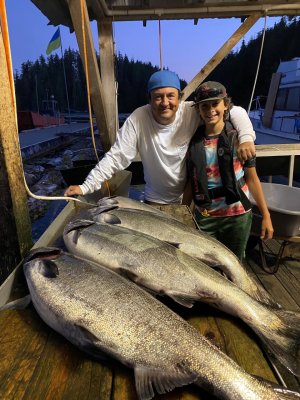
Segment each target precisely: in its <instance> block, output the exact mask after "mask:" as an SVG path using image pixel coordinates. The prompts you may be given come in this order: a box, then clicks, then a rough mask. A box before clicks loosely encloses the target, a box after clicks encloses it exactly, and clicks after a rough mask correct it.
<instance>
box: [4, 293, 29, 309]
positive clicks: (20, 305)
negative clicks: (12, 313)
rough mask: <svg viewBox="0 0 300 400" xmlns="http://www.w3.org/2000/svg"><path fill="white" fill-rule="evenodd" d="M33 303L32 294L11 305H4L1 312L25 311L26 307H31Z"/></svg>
mask: <svg viewBox="0 0 300 400" xmlns="http://www.w3.org/2000/svg"><path fill="white" fill-rule="evenodd" d="M30 302H31V296H30V294H27V295H26V296H24V297H21V298H20V299H17V300H14V301H10V302H9V303H6V304H4V305H3V306H1V307H0V311H4V310H24V309H25V308H26V307H28V306H29V304H30Z"/></svg>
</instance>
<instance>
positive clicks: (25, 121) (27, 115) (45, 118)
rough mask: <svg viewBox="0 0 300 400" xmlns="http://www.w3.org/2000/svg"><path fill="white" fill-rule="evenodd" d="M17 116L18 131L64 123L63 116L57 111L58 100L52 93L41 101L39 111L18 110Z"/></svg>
mask: <svg viewBox="0 0 300 400" xmlns="http://www.w3.org/2000/svg"><path fill="white" fill-rule="evenodd" d="M17 117H18V128H19V132H22V131H26V130H30V129H35V128H44V127H46V126H52V125H62V124H64V123H65V118H64V116H63V115H61V113H60V112H59V110H58V102H57V100H55V99H54V96H53V95H51V96H50V99H47V100H43V101H42V110H41V113H39V112H33V111H18V112H17Z"/></svg>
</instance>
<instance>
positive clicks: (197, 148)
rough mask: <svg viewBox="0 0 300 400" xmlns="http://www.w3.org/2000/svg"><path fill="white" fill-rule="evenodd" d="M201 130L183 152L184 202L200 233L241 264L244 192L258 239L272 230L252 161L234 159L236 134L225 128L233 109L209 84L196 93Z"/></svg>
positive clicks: (247, 224)
mask: <svg viewBox="0 0 300 400" xmlns="http://www.w3.org/2000/svg"><path fill="white" fill-rule="evenodd" d="M194 105H195V108H196V109H197V110H198V112H199V114H200V117H201V119H202V121H203V122H204V124H203V125H201V126H199V127H198V129H197V130H196V132H195V134H194V136H193V137H192V139H191V142H190V145H189V149H188V152H187V168H188V185H187V187H186V190H185V195H184V197H185V199H187V202H189V200H191V198H193V200H194V204H195V217H196V221H197V223H198V224H199V227H200V229H201V230H203V231H205V232H207V233H209V234H210V235H212V236H214V237H215V238H216V239H218V240H219V241H220V242H222V243H223V244H225V246H227V247H228V248H229V249H230V250H232V251H233V252H234V253H235V254H236V255H237V257H238V258H239V259H242V257H243V256H244V252H245V249H246V245H247V241H248V238H249V234H250V229H251V221H252V212H251V203H250V201H249V198H248V197H249V191H250V192H251V194H252V196H253V198H254V200H255V201H256V204H257V206H258V208H259V210H260V212H261V214H262V225H261V238H262V239H271V238H272V236H273V226H272V221H271V218H270V213H269V211H268V208H267V205H266V202H265V198H264V194H263V190H262V187H261V184H260V181H259V178H258V176H257V173H256V168H255V157H253V158H252V159H249V160H247V161H245V162H244V163H242V162H241V161H240V160H239V159H238V157H237V146H238V142H237V132H236V130H235V129H234V126H233V125H232V123H231V122H230V119H229V116H230V115H231V113H232V110H233V105H232V103H231V100H230V98H229V97H228V96H227V93H226V89H225V87H224V86H223V85H222V84H221V83H219V82H212V81H208V82H205V83H203V84H201V85H200V86H199V87H198V88H197V90H196V92H195V103H194Z"/></svg>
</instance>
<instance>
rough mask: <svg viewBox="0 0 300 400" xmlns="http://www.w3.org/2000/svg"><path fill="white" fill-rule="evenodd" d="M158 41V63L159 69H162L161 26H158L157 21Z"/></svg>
mask: <svg viewBox="0 0 300 400" xmlns="http://www.w3.org/2000/svg"><path fill="white" fill-rule="evenodd" d="M158 41H159V63H160V69H161V70H162V69H163V63H162V44H161V26H160V19H159V20H158Z"/></svg>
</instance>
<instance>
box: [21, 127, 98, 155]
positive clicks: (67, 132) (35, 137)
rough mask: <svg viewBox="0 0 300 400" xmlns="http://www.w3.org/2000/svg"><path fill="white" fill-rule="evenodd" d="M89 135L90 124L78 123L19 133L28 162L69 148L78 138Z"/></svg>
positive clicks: (22, 150)
mask: <svg viewBox="0 0 300 400" xmlns="http://www.w3.org/2000/svg"><path fill="white" fill-rule="evenodd" d="M87 134H89V135H90V123H89V122H76V123H71V124H63V125H54V126H47V127H44V128H36V129H30V130H27V131H22V132H20V133H19V142H20V147H21V153H22V159H23V161H26V160H28V159H29V158H32V157H36V156H38V155H41V154H44V153H47V152H49V151H52V150H55V149H57V148H59V147H63V146H67V145H68V144H70V143H72V142H73V141H74V140H76V139H77V138H78V136H83V135H87Z"/></svg>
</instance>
